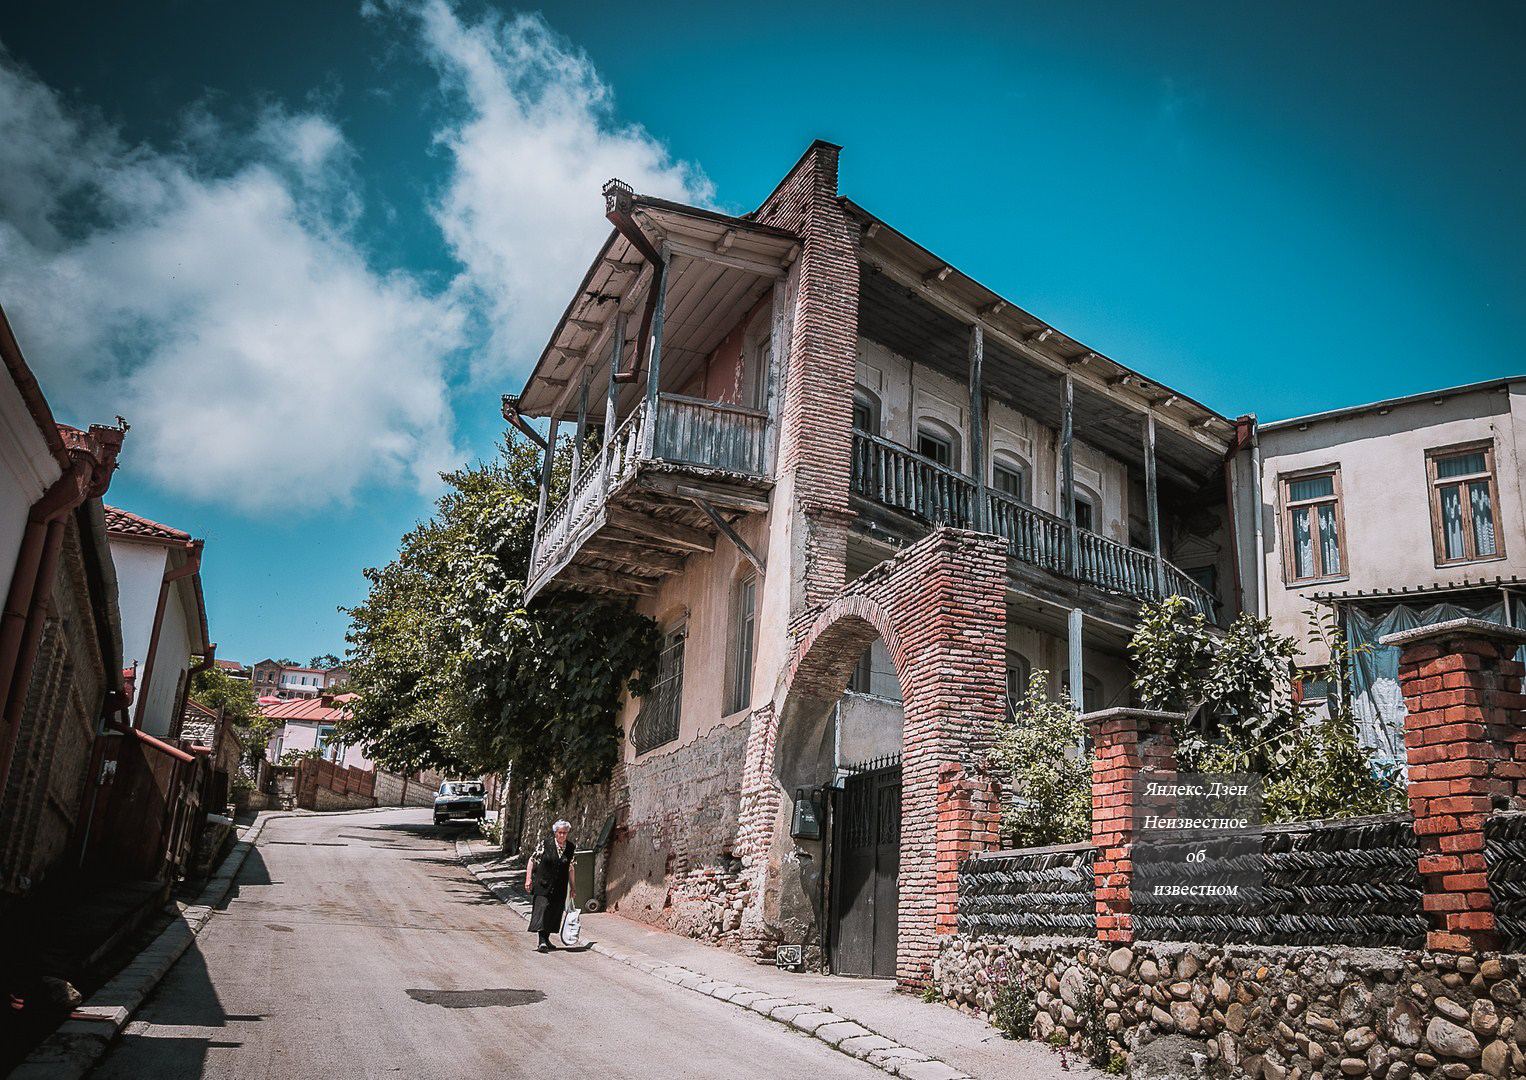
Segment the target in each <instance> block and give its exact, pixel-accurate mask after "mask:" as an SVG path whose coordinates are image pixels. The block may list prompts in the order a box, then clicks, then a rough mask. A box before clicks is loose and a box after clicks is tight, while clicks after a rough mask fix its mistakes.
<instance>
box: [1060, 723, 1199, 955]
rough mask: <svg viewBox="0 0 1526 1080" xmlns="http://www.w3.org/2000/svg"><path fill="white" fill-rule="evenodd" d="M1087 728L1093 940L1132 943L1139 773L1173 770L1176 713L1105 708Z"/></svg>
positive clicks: (1174, 766)
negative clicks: (1090, 753)
mask: <svg viewBox="0 0 1526 1080" xmlns="http://www.w3.org/2000/svg"><path fill="white" fill-rule="evenodd" d="M1082 719H1083V720H1085V722H1086V723H1087V724H1088V726H1089V727H1090V729H1091V737H1092V746H1093V747H1094V753H1095V757H1094V759H1093V762H1092V847H1093V848H1094V849H1095V856H1094V861H1093V863H1092V873H1093V875H1094V877H1095V881H1096V890H1097V895H1096V903H1097V940H1098V941H1113V942H1129V941H1133V940H1134V922H1133V915H1132V914H1131V912H1132V905H1131V902H1130V890H1131V888H1132V887H1133V877H1134V872H1133V861H1132V857H1133V846H1134V803H1135V796H1136V789H1137V785H1138V781H1139V770H1141V769H1157V770H1161V771H1168V772H1169V771H1173V770H1175V768H1176V741H1175V739H1174V738H1173V737H1172V734H1171V724H1172V722H1173V721H1174V720H1178V719H1180V717H1179V716H1178V715H1177V714H1176V713H1168V712H1153V711H1150V710H1147V709H1105V710H1103V711H1102V712H1095V713H1088V714H1087V715H1086V716H1084V717H1083V718H1082Z"/></svg>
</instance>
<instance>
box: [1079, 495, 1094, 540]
mask: <svg viewBox="0 0 1526 1080" xmlns="http://www.w3.org/2000/svg"><path fill="white" fill-rule="evenodd" d="M1076 527H1077V528H1079V529H1085V530H1086V531H1087V532H1091V531H1092V501H1091V499H1090V498H1089V497H1088V496H1086V495H1083V494H1082V493H1081V492H1079V491H1078V492H1076Z"/></svg>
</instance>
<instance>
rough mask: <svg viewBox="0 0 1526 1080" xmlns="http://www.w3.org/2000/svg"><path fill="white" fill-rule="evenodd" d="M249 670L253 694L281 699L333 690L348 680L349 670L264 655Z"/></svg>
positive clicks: (314, 694)
mask: <svg viewBox="0 0 1526 1080" xmlns="http://www.w3.org/2000/svg"><path fill="white" fill-rule="evenodd" d="M253 672H254V692H255V694H256V696H258V697H262V698H266V697H274V698H280V699H281V700H282V701H286V700H289V699H291V698H315V697H317V696H318V695H319V694H321V693H323V692H324V691H325V690H333V689H337V688H338V687H341V686H344V685H345V684H346V683H348V682H349V681H350V669H349V668H347V667H345V666H343V665H340V666H339V667H336V668H314V667H298V666H296V665H295V664H283V663H281V662H280V661H279V660H271V659H268V658H267V659H264V660H261V661H260V662H259V663H258V664H255V665H254V669H253Z"/></svg>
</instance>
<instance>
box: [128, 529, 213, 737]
mask: <svg viewBox="0 0 1526 1080" xmlns="http://www.w3.org/2000/svg"><path fill="white" fill-rule="evenodd" d="M185 552H186V560H185V565H184V566H181V567H180V568H179V569H178V570H166V571H165V572H164V578H163V580H162V581H160V582H159V604H158V606H157V607H156V608H155V609H154V630H153V633H152V634H150V635H149V639H148V656H147V657H145V658H144V660H143V677H142V678H141V679H140V680H138V687H137V690H136V691H135V692H136V694H137V696H138V700H137V705H136V707H135V708H134V709H133V726H134V727H139V728H141V727H142V726H143V713H144V711H145V710H146V709H147V708H148V687H149V683H150V682H151V681H152V680H153V677H154V657H155V655H156V654H157V653H158V652H159V631H160V630H161V629H163V628H164V607H165V604H167V603H168V602H169V597H170V586H171V585H173V584H174V583H175V582H177V581H179V580H180V579H181V578H183V577H190V576H191V575H192V574H194V573H196V572H198V571H199V570H200V569H201V541H200V540H192V541H190V542H189V543H187V544H186V545H185ZM170 720H171V722H172V723H173V721H174V717H171V718H170Z"/></svg>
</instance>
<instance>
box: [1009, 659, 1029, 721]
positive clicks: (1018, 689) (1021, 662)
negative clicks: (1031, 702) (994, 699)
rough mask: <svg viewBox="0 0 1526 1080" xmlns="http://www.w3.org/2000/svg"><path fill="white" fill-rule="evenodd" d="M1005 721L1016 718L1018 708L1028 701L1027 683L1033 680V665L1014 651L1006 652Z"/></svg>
mask: <svg viewBox="0 0 1526 1080" xmlns="http://www.w3.org/2000/svg"><path fill="white" fill-rule="evenodd" d="M1006 676H1007V719H1008V720H1009V721H1010V720H1014V719H1016V717H1017V709H1018V706H1019V705H1021V704H1023V703H1024V702H1026V701H1027V700H1028V683H1029V682H1030V681H1032V679H1033V664H1032V663H1031V662H1030V661H1029V659H1028V658H1027V657H1026V656H1024V655H1023V654H1022V653H1020V652H1018V651H1017V650H1016V649H1008V650H1007V671H1006Z"/></svg>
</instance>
